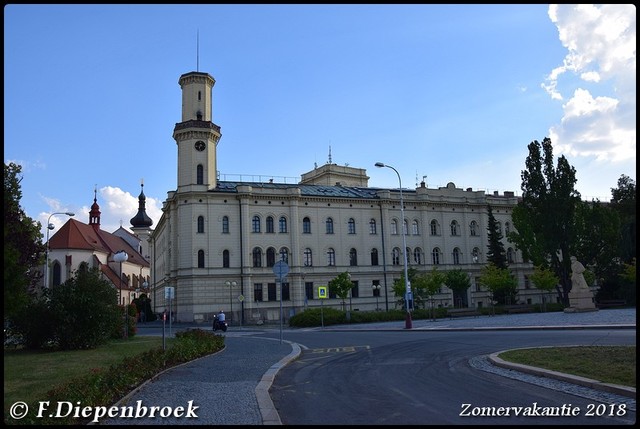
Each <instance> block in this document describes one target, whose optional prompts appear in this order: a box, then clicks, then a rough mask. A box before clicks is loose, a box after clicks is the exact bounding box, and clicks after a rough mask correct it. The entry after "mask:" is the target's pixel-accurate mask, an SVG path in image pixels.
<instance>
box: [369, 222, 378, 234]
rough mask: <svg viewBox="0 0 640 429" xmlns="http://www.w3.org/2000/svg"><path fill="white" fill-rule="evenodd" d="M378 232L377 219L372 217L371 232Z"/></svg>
mask: <svg viewBox="0 0 640 429" xmlns="http://www.w3.org/2000/svg"><path fill="white" fill-rule="evenodd" d="M377 233H378V228H377V227H376V220H375V219H371V220H370V221H369V234H377Z"/></svg>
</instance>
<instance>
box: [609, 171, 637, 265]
mask: <svg viewBox="0 0 640 429" xmlns="http://www.w3.org/2000/svg"><path fill="white" fill-rule="evenodd" d="M611 197H612V198H611V203H610V204H611V208H612V209H613V210H614V211H616V212H617V213H618V216H619V217H620V252H621V256H622V260H623V262H625V263H630V262H631V260H632V259H633V258H635V257H636V233H637V232H636V231H637V229H636V182H635V181H634V180H633V179H631V178H629V177H628V176H626V175H624V174H623V175H621V176H620V178H619V179H618V187H617V188H611Z"/></svg>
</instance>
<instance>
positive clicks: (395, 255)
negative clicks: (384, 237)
mask: <svg viewBox="0 0 640 429" xmlns="http://www.w3.org/2000/svg"><path fill="white" fill-rule="evenodd" d="M391 265H400V249H399V248H397V247H394V248H393V250H392V251H391Z"/></svg>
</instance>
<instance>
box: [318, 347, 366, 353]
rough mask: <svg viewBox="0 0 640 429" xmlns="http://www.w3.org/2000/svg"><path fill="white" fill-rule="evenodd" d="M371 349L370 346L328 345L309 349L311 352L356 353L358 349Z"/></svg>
mask: <svg viewBox="0 0 640 429" xmlns="http://www.w3.org/2000/svg"><path fill="white" fill-rule="evenodd" d="M369 349H370V348H369V346H344V347H328V348H322V349H311V350H309V353H354V352H357V351H362V350H369Z"/></svg>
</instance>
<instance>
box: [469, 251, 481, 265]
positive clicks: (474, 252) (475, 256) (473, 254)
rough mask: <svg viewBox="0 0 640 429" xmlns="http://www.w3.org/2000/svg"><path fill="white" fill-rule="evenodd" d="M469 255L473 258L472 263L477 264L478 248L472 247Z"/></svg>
mask: <svg viewBox="0 0 640 429" xmlns="http://www.w3.org/2000/svg"><path fill="white" fill-rule="evenodd" d="M471 257H472V258H473V263H474V264H477V263H478V262H479V261H480V249H478V248H477V247H474V248H473V250H472V251H471Z"/></svg>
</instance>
